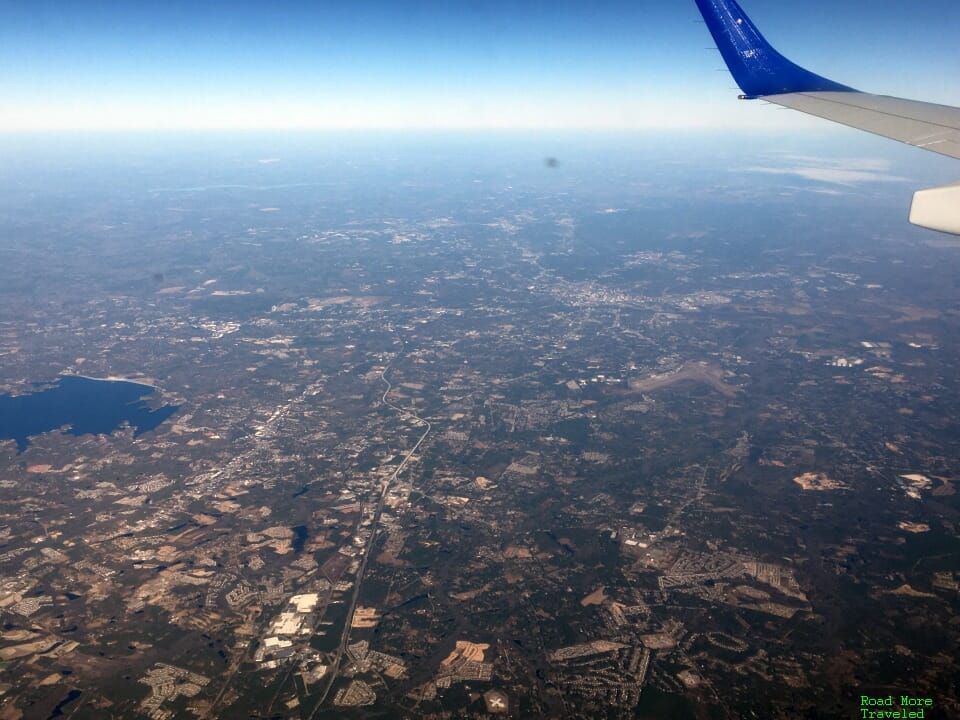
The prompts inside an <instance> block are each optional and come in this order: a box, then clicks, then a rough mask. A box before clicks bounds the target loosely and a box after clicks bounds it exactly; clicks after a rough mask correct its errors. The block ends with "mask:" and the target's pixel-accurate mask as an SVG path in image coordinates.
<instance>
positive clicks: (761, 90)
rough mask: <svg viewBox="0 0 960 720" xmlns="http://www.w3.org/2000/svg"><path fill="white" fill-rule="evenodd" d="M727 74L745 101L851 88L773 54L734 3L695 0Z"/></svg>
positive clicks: (730, 1) (849, 90)
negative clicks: (766, 96) (779, 95)
mask: <svg viewBox="0 0 960 720" xmlns="http://www.w3.org/2000/svg"><path fill="white" fill-rule="evenodd" d="M696 2H697V7H699V8H700V13H701V14H702V15H703V19H704V20H705V21H706V23H707V27H708V28H710V34H711V35H713V39H714V40H716V42H717V47H718V48H719V50H720V54H721V55H723V59H724V61H725V62H726V63H727V67H728V68H730V74H731V75H733V79H734V80H736V81H737V85H739V86H740V89H741V90H743V92H744V93H745V97H747V98H757V97H761V96H763V95H778V94H780V93H795V92H819V91H828V90H833V91H841V92H856V90H854V89H853V88H851V87H847V86H846V85H841V84H840V83H836V82H834V81H833V80H828V79H827V78H825V77H820V76H819V75H816V74H814V73H812V72H810V71H809V70H805V69H804V68H802V67H800V66H799V65H797V64H795V63H792V62H790V61H789V60H787V59H786V58H785V57H784V56H783V55H781V54H780V53H778V52H777V51H776V50H774V49H773V48H772V47H771V46H770V43H768V42H767V41H766V40H765V39H764V37H763V35H761V34H760V31H759V30H757V27H756V25H754V24H753V23H752V22H751V21H750V18H748V17H747V15H746V13H744V12H743V10H742V9H741V7H740V6H739V5H738V4H737V3H736V1H735V0H696Z"/></svg>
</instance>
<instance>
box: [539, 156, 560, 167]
mask: <svg viewBox="0 0 960 720" xmlns="http://www.w3.org/2000/svg"><path fill="white" fill-rule="evenodd" d="M543 164H544V165H546V166H547V167H548V168H555V167H556V166H557V165H559V164H560V161H559V160H557V159H556V158H555V157H548V158H544V160H543Z"/></svg>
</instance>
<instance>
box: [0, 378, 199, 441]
mask: <svg viewBox="0 0 960 720" xmlns="http://www.w3.org/2000/svg"><path fill="white" fill-rule="evenodd" d="M34 387H36V388H37V389H36V391H35V392H32V393H27V394H23V395H0V440H14V441H15V442H16V443H17V452H18V453H20V452H23V451H24V450H26V449H27V446H28V445H29V444H30V438H31V437H34V436H36V435H41V434H42V433H45V432H50V431H52V430H60V429H63V430H64V431H65V432H68V433H70V434H71V435H87V434H91V435H109V434H110V433H112V432H114V431H115V430H119V429H120V428H122V427H123V426H124V424H129V425H130V426H131V427H133V428H134V437H137V436H139V435H142V434H143V433H145V432H149V431H151V430H153V429H155V428H156V427H157V426H159V425H160V424H161V423H162V422H164V421H165V420H167V419H169V418H170V416H172V415H173V414H174V413H175V412H176V411H177V410H179V409H180V406H179V405H164V406H162V407H159V408H155V409H154V408H151V407H150V406H149V405H148V404H147V398H149V397H150V396H151V395H153V394H154V393H155V392H156V388H154V387H153V386H151V385H145V384H143V383H137V382H130V381H128V380H98V379H94V378H87V377H81V376H79V375H64V376H62V377H60V378H59V379H58V380H57V381H56V382H53V383H49V384H47V383H35V385H34Z"/></svg>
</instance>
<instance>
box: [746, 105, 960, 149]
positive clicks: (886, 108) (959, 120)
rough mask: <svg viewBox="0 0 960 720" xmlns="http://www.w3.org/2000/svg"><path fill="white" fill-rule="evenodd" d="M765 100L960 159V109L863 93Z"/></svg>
mask: <svg viewBox="0 0 960 720" xmlns="http://www.w3.org/2000/svg"><path fill="white" fill-rule="evenodd" d="M762 99H763V100H766V101H767V102H771V103H775V104H777V105H782V106H783V107H788V108H792V109H793V110H799V111H801V112H805V113H808V114H809V115H816V116H817V117H821V118H824V119H826V120H832V121H833V122H837V123H841V124H842V125H848V126H849V127H853V128H857V129H859V130H866V131H867V132H871V133H874V134H875V135H882V136H883V137H886V138H890V139H892V140H899V141H900V142H903V143H906V144H908V145H913V146H914V147H919V148H923V149H924V150H931V151H933V152H936V153H940V154H941V155H948V156H950V157H953V158H958V159H960V108H953V107H949V106H946V105H935V104H933V103H925V102H918V101H915V100H903V99H901V98H893V97H887V96H885V95H870V94H868V93H861V92H809V93H784V94H779V95H765V96H764V97H763V98H762Z"/></svg>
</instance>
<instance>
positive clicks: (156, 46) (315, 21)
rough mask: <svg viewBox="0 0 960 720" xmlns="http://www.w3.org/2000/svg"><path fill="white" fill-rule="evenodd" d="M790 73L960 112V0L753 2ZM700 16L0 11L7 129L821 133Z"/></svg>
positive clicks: (625, 9)
mask: <svg viewBox="0 0 960 720" xmlns="http://www.w3.org/2000/svg"><path fill="white" fill-rule="evenodd" d="M741 4H742V5H743V6H744V9H745V10H746V11H747V12H748V13H749V14H750V15H751V16H752V17H753V19H754V21H755V22H756V23H757V24H758V25H759V27H760V28H761V30H763V31H764V32H765V34H766V36H767V38H768V39H769V40H770V41H771V42H772V43H773V44H774V45H775V46H776V47H777V48H778V49H779V50H781V52H783V53H784V54H785V55H787V56H788V57H791V58H792V59H794V60H795V61H797V62H800V63H801V64H806V65H808V66H809V67H810V68H811V69H813V70H814V71H816V72H820V73H821V74H824V75H827V76H828V77H832V78H834V79H836V80H838V81H840V82H844V83H847V84H849V85H853V86H854V87H858V88H860V89H863V90H868V91H873V92H880V93H884V94H893V95H901V96H906V97H913V98H916V99H923V100H930V101H933V102H942V103H947V104H955V105H956V104H960V80H958V74H957V72H956V68H958V67H960V44H958V43H957V42H956V38H957V37H958V35H960V33H958V30H960V13H958V11H957V9H956V0H917V1H916V2H913V3H909V4H908V3H903V2H896V3H895V2H890V1H888V0H847V1H846V2H844V1H843V0H840V1H838V0H805V1H804V2H799V0H797V1H795V2H787V1H785V0H743V2H742V3H741ZM712 44H713V43H712V39H711V38H710V36H709V33H708V32H707V30H706V27H705V26H704V25H703V24H702V23H701V22H699V14H698V12H697V9H696V6H695V4H694V2H693V0H664V1H663V2H660V3H653V2H645V1H644V0H634V1H633V2H597V1H592V2H587V1H586V0H583V1H581V2H567V1H565V0H554V1H553V2H523V1H522V0H515V1H514V2H486V1H479V2H477V1H474V2H471V1H470V0H466V1H464V2H404V1H402V0H398V1H396V2H380V1H370V0H357V1H354V2H336V3H328V2H323V1H321V0H314V1H313V2H304V1H299V2H293V1H291V0H275V1H274V2H271V3H267V2H263V1H262V0H261V1H260V2H244V1H243V0H235V1H234V2H221V1H220V0H211V1H209V2H181V1H180V0H167V1H166V2H152V1H145V2H141V1H130V0H127V1H124V2H120V1H114V0H110V1H95V0H73V1H71V0H56V1H54V0H30V1H29V2H21V1H20V0H18V1H16V2H12V1H8V0H0V129H2V130H11V129H43V128H54V129H55V128H84V129H108V128H214V127H230V128H274V127H280V128H282V127H297V128H312V127H337V128H369V127H377V128H379V127H400V128H410V127H417V128H435V127H436V128H457V127H484V128H501V127H527V128H539V127H560V128H568V127H587V128H590V127H596V128H610V127H615V128H623V127H626V128H632V127H638V128H642V127H750V126H756V127H785V126H791V127H796V126H810V127H814V126H817V121H815V120H810V119H807V118H805V117H804V116H802V115H800V114H798V113H790V112H785V111H779V110H775V109H773V108H770V107H759V106H758V105H759V104H757V103H743V102H738V101H736V99H735V98H736V91H735V90H733V89H732V88H733V82H732V80H731V79H730V78H729V76H728V75H727V74H726V73H725V72H716V70H717V69H718V68H721V67H723V65H722V61H721V59H720V57H719V55H718V54H717V53H716V52H708V51H706V50H705V48H708V47H709V46H711V45H712Z"/></svg>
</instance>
